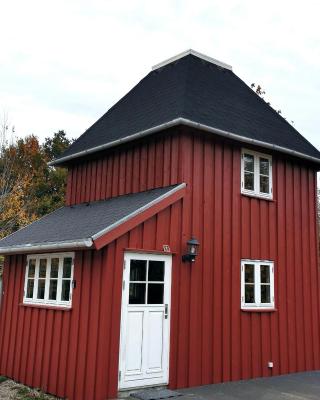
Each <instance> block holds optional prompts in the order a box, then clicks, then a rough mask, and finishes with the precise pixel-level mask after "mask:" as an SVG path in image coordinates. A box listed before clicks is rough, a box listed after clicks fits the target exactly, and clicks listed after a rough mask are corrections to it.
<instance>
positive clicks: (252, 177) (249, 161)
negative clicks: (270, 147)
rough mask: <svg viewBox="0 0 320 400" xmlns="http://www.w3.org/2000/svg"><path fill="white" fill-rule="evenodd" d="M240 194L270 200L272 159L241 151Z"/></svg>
mask: <svg viewBox="0 0 320 400" xmlns="http://www.w3.org/2000/svg"><path fill="white" fill-rule="evenodd" d="M241 192H242V193H244V194H248V195H252V196H258V197H264V198H268V199H272V157H271V156H269V155H266V154H260V153H256V152H253V151H251V150H242V157H241Z"/></svg>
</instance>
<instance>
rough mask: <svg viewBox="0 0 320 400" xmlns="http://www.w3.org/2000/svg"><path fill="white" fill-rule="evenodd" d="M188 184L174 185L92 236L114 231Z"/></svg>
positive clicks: (94, 238)
mask: <svg viewBox="0 0 320 400" xmlns="http://www.w3.org/2000/svg"><path fill="white" fill-rule="evenodd" d="M186 186H187V185H186V184H185V183H181V184H180V185H178V186H176V187H174V188H173V189H171V190H169V192H166V193H164V194H163V195H161V196H159V197H157V198H156V199H154V200H152V201H150V203H147V204H145V205H144V206H143V207H140V208H138V209H137V210H135V211H134V212H132V213H131V214H129V215H126V216H125V217H123V218H121V219H119V220H118V221H117V222H114V223H113V224H111V225H109V226H107V227H106V228H105V229H103V230H102V231H100V232H97V233H95V234H94V235H93V236H92V239H93V240H96V239H98V238H99V237H101V236H103V235H105V234H106V233H108V232H110V231H112V230H113V229H115V228H116V227H117V226H120V225H122V224H124V223H125V222H127V221H129V220H130V219H131V218H133V217H135V216H136V215H138V214H141V213H142V212H143V211H145V210H148V209H149V208H151V207H153V206H154V205H155V204H158V203H160V201H162V200H164V199H166V198H167V197H169V196H171V195H172V194H174V193H176V192H178V191H179V190H181V189H183V188H185V187H186Z"/></svg>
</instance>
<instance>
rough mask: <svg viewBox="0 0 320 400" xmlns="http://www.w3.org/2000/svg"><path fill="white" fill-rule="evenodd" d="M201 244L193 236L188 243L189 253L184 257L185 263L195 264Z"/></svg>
mask: <svg viewBox="0 0 320 400" xmlns="http://www.w3.org/2000/svg"><path fill="white" fill-rule="evenodd" d="M198 250H199V242H198V240H197V239H195V238H194V237H193V236H192V237H191V239H190V240H188V241H187V253H186V254H184V255H183V256H182V261H183V262H195V259H196V256H197V255H198Z"/></svg>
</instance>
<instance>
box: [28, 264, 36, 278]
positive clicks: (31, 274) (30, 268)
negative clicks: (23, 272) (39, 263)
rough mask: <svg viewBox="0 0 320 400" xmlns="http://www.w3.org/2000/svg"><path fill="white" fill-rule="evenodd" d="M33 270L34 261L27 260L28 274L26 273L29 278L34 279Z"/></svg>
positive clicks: (34, 267)
mask: <svg viewBox="0 0 320 400" xmlns="http://www.w3.org/2000/svg"><path fill="white" fill-rule="evenodd" d="M35 270H36V260H34V259H32V260H29V272H28V276H29V278H34V273H35Z"/></svg>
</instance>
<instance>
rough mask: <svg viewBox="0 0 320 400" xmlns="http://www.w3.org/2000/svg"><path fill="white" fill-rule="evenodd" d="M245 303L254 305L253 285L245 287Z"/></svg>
mask: <svg viewBox="0 0 320 400" xmlns="http://www.w3.org/2000/svg"><path fill="white" fill-rule="evenodd" d="M245 302H246V303H254V302H255V300H254V285H245Z"/></svg>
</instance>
